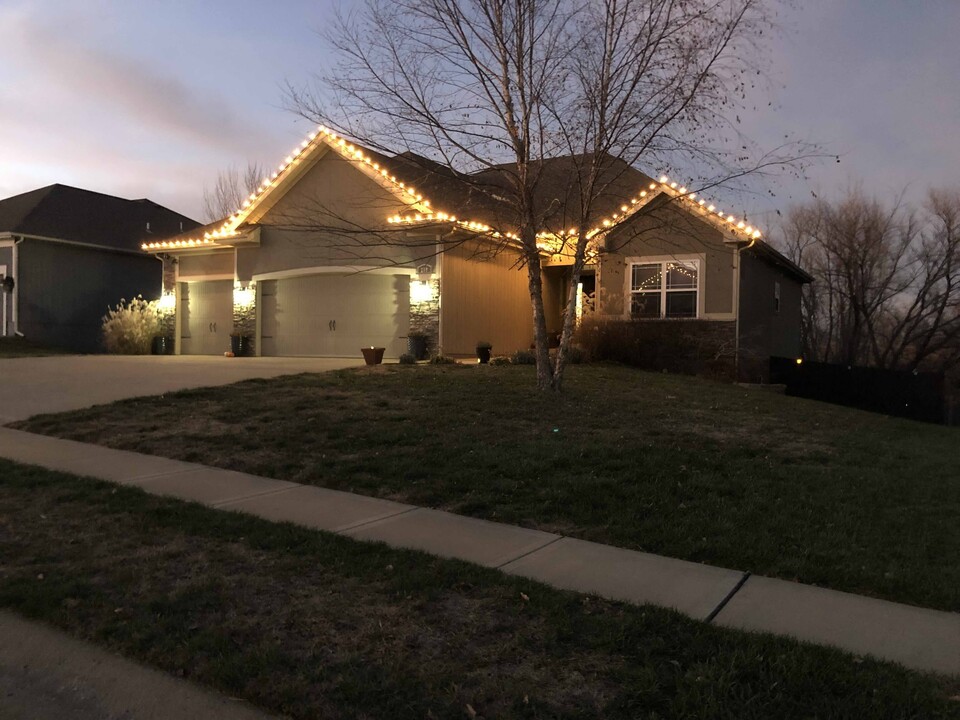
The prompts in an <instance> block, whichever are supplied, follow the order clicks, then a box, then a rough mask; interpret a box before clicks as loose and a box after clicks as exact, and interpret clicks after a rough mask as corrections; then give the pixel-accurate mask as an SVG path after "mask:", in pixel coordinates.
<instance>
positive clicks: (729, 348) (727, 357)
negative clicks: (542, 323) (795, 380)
mask: <svg viewBox="0 0 960 720" xmlns="http://www.w3.org/2000/svg"><path fill="white" fill-rule="evenodd" d="M577 342H578V344H580V345H581V346H582V347H583V349H584V351H585V352H586V354H587V356H589V357H590V358H591V359H592V360H598V361H603V360H609V361H613V362H620V363H623V364H625V365H633V366H634V367H639V368H643V369H644V370H653V371H655V372H661V371H669V372H675V373H685V374H688V375H708V376H713V377H732V376H733V355H734V348H735V328H734V324H733V323H732V322H720V321H712V320H606V321H599V322H590V323H584V324H583V326H581V328H580V330H579V331H578V332H577Z"/></svg>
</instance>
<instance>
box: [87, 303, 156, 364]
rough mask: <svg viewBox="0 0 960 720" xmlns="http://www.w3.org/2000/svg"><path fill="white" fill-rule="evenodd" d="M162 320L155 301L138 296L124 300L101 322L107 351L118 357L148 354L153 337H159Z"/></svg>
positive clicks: (108, 311) (109, 309)
mask: <svg viewBox="0 0 960 720" xmlns="http://www.w3.org/2000/svg"><path fill="white" fill-rule="evenodd" d="M160 320H161V318H160V313H159V312H158V311H157V303H156V301H155V300H153V301H151V300H144V299H143V298H142V297H141V296H139V295H138V296H137V297H135V298H134V299H133V300H131V301H130V302H127V301H126V300H124V299H123V298H121V299H120V302H119V304H118V305H117V306H116V307H115V308H108V309H107V314H106V315H104V316H103V318H102V319H101V322H102V332H103V345H104V347H105V348H106V351H107V352H108V353H113V354H115V355H147V354H149V353H150V344H151V343H152V342H153V338H154V336H155V335H159V334H160Z"/></svg>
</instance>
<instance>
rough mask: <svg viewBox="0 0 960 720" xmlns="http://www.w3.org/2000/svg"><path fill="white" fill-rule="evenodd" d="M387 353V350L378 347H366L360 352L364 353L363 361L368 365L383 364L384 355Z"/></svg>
mask: <svg viewBox="0 0 960 720" xmlns="http://www.w3.org/2000/svg"><path fill="white" fill-rule="evenodd" d="M385 351H386V348H378V347H365V348H360V352H362V353H363V361H364V362H365V363H366V364H367V365H379V364H380V363H382V362H383V353H384V352H385Z"/></svg>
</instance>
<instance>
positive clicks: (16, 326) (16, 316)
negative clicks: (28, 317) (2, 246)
mask: <svg viewBox="0 0 960 720" xmlns="http://www.w3.org/2000/svg"><path fill="white" fill-rule="evenodd" d="M22 242H23V237H21V238H20V239H19V240H14V241H13V258H12V260H11V264H12V265H13V268H12V271H13V334H14V335H16V336H17V337H23V333H22V332H20V253H19V252H17V251H18V249H19V245H20V243H22Z"/></svg>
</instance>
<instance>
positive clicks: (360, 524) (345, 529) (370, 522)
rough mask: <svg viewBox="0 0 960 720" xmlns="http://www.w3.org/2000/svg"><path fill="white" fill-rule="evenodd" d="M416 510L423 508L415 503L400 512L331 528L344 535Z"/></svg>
mask: <svg viewBox="0 0 960 720" xmlns="http://www.w3.org/2000/svg"><path fill="white" fill-rule="evenodd" d="M414 510H423V508H422V507H418V506H416V505H414V506H413V507H410V508H407V509H406V510H401V511H399V512H395V513H393V514H392V515H384V516H382V517H378V518H373V519H372V520H361V521H360V522H357V523H354V524H353V525H347V526H346V527H340V528H337V529H336V530H331V531H330V532H335V533H337V535H342V534H343V533H345V532H349V531H351V530H356V529H357V528H362V527H366V526H367V525H373V524H374V523H378V522H380V521H382V520H392V519H393V518H395V517H400V516H401V515H406V514H407V513H411V512H413V511H414Z"/></svg>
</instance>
